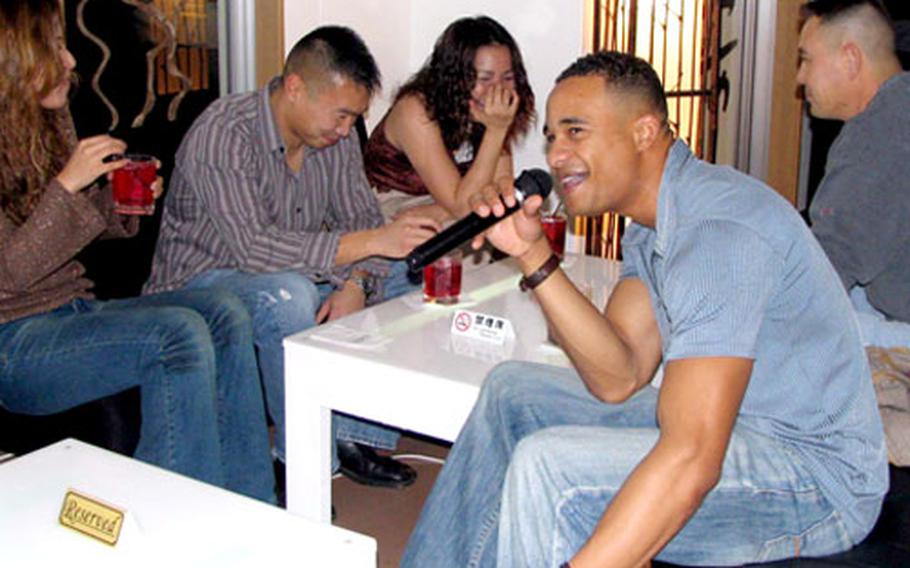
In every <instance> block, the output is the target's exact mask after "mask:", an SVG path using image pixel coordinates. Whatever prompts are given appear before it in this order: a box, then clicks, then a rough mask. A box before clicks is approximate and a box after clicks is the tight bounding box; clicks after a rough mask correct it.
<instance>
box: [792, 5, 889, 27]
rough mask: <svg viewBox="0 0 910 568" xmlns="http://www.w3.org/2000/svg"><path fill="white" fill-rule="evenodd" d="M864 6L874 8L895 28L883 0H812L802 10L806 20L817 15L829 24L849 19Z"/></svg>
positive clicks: (883, 19)
mask: <svg viewBox="0 0 910 568" xmlns="http://www.w3.org/2000/svg"><path fill="white" fill-rule="evenodd" d="M863 7H869V8H872V10H874V11H875V12H876V13H877V14H878V16H879V17H880V18H881V19H882V21H883V22H885V23H887V24H888V26H889V27H891V29H892V30H893V29H894V24H893V23H892V22H891V16H890V15H889V14H888V9H887V8H885V5H884V4H883V3H882V2H881V0H810V1H809V2H806V3H805V4H803V5H802V7H801V8H800V12H801V15H802V17H803V19H805V20H808V19H809V18H811V17H812V16H816V17H818V19H819V20H821V21H822V23H824V24H828V23H831V22H836V21H839V20H842V19H847V18H849V17H850V16H853V15H855V14H856V13H857V12H859V10H860V9H861V8H863Z"/></svg>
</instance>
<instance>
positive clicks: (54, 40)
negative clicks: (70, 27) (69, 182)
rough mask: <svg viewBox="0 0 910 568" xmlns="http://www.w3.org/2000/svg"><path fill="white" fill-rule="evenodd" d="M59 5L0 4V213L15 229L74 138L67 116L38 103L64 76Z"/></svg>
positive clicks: (32, 1)
mask: <svg viewBox="0 0 910 568" xmlns="http://www.w3.org/2000/svg"><path fill="white" fill-rule="evenodd" d="M60 10H61V8H60V3H59V0H3V2H0V30H2V31H0V208H2V210H3V211H4V213H6V215H7V216H8V217H9V218H10V219H11V220H12V221H13V222H14V223H17V224H21V223H22V222H24V221H25V219H26V218H28V216H29V215H30V214H31V211H32V210H33V209H34V207H35V205H36V203H37V202H38V200H39V198H40V197H41V194H42V193H43V191H44V188H45V186H46V184H47V183H48V181H49V180H50V179H51V178H52V177H53V176H55V175H56V174H57V173H59V172H60V170H61V169H63V166H64V165H65V163H66V160H67V158H68V157H69V153H70V151H71V148H72V145H73V142H74V140H75V135H74V132H73V129H72V124H71V120H70V118H69V112H68V110H66V109H64V110H47V109H44V108H43V107H42V106H41V103H40V101H41V99H42V98H44V97H45V96H47V95H48V93H50V92H51V90H52V89H54V87H56V86H57V85H59V84H60V82H61V81H62V80H63V79H64V74H65V73H66V72H67V71H66V69H65V68H64V67H63V65H62V63H61V61H60V54H59V50H60V45H59V43H58V42H59V41H60V36H61V35H62V30H63V20H62V17H61V11H60Z"/></svg>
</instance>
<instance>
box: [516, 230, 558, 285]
mask: <svg viewBox="0 0 910 568" xmlns="http://www.w3.org/2000/svg"><path fill="white" fill-rule="evenodd" d="M551 254H553V251H552V250H550V245H549V243H547V239H546V237H544V236H541V237H540V238H539V239H537V241H535V242H533V243H531V246H530V247H528V250H526V251H525V252H524V253H523V254H521V255H519V256H518V266H519V268H521V273H522V274H523V275H524V276H530V275H531V274H532V273H533V272H534V271H535V270H537V269H538V268H540V267H541V265H543V263H545V262H546V261H547V259H549V258H550V255H551Z"/></svg>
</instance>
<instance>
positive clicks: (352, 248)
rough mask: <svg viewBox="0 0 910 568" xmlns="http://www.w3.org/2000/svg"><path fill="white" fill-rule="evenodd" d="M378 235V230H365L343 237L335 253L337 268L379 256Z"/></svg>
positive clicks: (346, 234)
mask: <svg viewBox="0 0 910 568" xmlns="http://www.w3.org/2000/svg"><path fill="white" fill-rule="evenodd" d="M376 233H377V230H376V229H364V230H363V231H354V232H352V233H345V234H344V235H342V236H341V239H340V240H339V241H338V252H336V253H335V266H341V265H344V264H351V263H353V262H357V261H358V260H363V259H365V258H367V257H369V256H374V255H375V254H377V253H378V251H377V250H375V248H376V247H375V245H376V237H377V234H376Z"/></svg>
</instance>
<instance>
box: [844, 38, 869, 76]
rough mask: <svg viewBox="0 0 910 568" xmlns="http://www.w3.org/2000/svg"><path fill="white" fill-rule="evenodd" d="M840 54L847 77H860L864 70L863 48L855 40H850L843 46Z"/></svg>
mask: <svg viewBox="0 0 910 568" xmlns="http://www.w3.org/2000/svg"><path fill="white" fill-rule="evenodd" d="M840 56H841V61H842V64H843V66H844V71H846V73H847V77H849V78H850V79H856V78H857V77H859V74H860V72H861V71H862V70H863V50H862V49H860V47H859V46H858V45H856V44H855V43H854V42H852V41H848V42H846V43H844V45H842V46H841V48H840Z"/></svg>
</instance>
